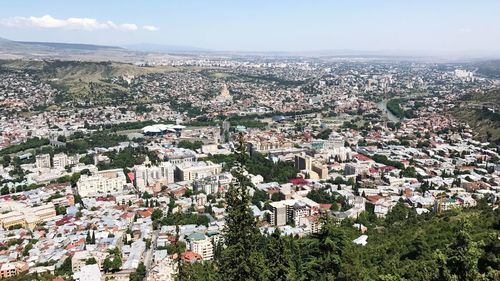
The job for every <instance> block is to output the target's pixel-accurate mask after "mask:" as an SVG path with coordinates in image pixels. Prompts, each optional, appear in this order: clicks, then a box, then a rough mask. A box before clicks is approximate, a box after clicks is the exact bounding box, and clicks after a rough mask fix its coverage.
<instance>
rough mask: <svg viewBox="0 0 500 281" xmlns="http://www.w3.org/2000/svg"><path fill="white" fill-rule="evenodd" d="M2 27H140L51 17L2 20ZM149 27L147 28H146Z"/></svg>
mask: <svg viewBox="0 0 500 281" xmlns="http://www.w3.org/2000/svg"><path fill="white" fill-rule="evenodd" d="M0 25H2V26H6V27H20V28H33V27H35V28H61V29H69V30H87V31H92V30H103V29H116V30H124V31H135V30H138V29H139V26H138V25H137V24H134V23H123V24H116V23H114V22H112V21H109V20H108V21H103V22H101V21H98V20H96V19H91V18H67V19H57V18H54V17H52V16H50V15H44V16H42V17H34V16H31V17H11V18H3V19H0ZM146 27H147V28H146ZM143 29H145V30H149V31H154V30H158V28H157V27H155V26H152V25H146V26H143Z"/></svg>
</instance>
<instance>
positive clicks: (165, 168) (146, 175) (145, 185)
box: [134, 159, 175, 192]
mask: <svg viewBox="0 0 500 281" xmlns="http://www.w3.org/2000/svg"><path fill="white" fill-rule="evenodd" d="M174 170H175V167H174V165H173V164H172V163H170V162H161V163H160V164H159V165H158V166H151V162H150V161H149V159H146V161H144V163H143V164H142V165H136V166H134V173H135V184H136V187H137V188H138V189H139V190H140V191H141V192H144V191H150V190H151V187H154V186H159V187H160V188H161V186H162V185H167V184H169V183H173V182H174ZM152 191H156V190H152ZM158 191H159V190H158Z"/></svg>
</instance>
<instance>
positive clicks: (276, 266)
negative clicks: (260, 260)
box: [267, 228, 297, 281]
mask: <svg viewBox="0 0 500 281" xmlns="http://www.w3.org/2000/svg"><path fill="white" fill-rule="evenodd" d="M268 241H269V243H268V245H267V261H268V264H267V267H268V268H270V269H271V272H270V276H269V279H270V280H283V281H284V280H296V279H297V278H296V276H295V271H294V267H293V264H292V260H291V250H290V247H289V246H288V245H287V244H286V241H285V239H284V238H283V237H282V236H281V232H280V230H279V228H276V230H275V231H274V232H273V234H272V235H271V236H270V237H269V238H268Z"/></svg>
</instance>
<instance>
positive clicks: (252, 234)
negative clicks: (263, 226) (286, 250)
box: [218, 133, 268, 280]
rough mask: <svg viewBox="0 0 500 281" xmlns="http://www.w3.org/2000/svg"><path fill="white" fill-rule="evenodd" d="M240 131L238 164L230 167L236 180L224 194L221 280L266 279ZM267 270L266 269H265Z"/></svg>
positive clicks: (244, 149) (264, 263)
mask: <svg viewBox="0 0 500 281" xmlns="http://www.w3.org/2000/svg"><path fill="white" fill-rule="evenodd" d="M247 158H248V157H247V155H246V145H245V142H244V139H243V134H241V133H240V135H239V147H238V153H237V159H238V163H237V164H236V166H235V167H234V168H233V176H234V178H235V179H236V182H234V183H233V184H232V185H231V186H230V188H229V190H228V192H227V194H226V203H227V208H226V212H227V215H226V226H225V229H224V241H225V244H226V248H225V249H224V250H223V251H222V253H221V258H220V259H219V261H218V263H219V270H220V273H221V274H220V275H221V278H222V279H223V280H266V279H268V278H267V276H265V275H266V273H267V270H268V267H267V266H266V260H265V257H264V255H263V253H262V252H263V249H257V247H256V244H257V242H258V239H259V236H260V232H259V230H258V228H257V226H256V223H255V219H254V217H253V215H252V211H251V209H250V202H251V198H250V195H249V194H248V191H247V187H248V186H249V185H250V184H251V183H250V182H249V180H248V179H247V178H246V177H245V176H244V175H243V169H244V165H245V163H246V159H247ZM266 269H267V270H266Z"/></svg>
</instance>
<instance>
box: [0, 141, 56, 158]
mask: <svg viewBox="0 0 500 281" xmlns="http://www.w3.org/2000/svg"><path fill="white" fill-rule="evenodd" d="M48 144H49V140H48V139H41V138H38V137H34V138H31V139H28V140H26V141H25V142H23V143H20V144H16V145H11V146H9V147H6V148H4V149H2V150H0V155H6V154H13V153H18V152H21V151H25V150H27V149H33V148H37V147H41V146H44V145H48Z"/></svg>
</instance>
